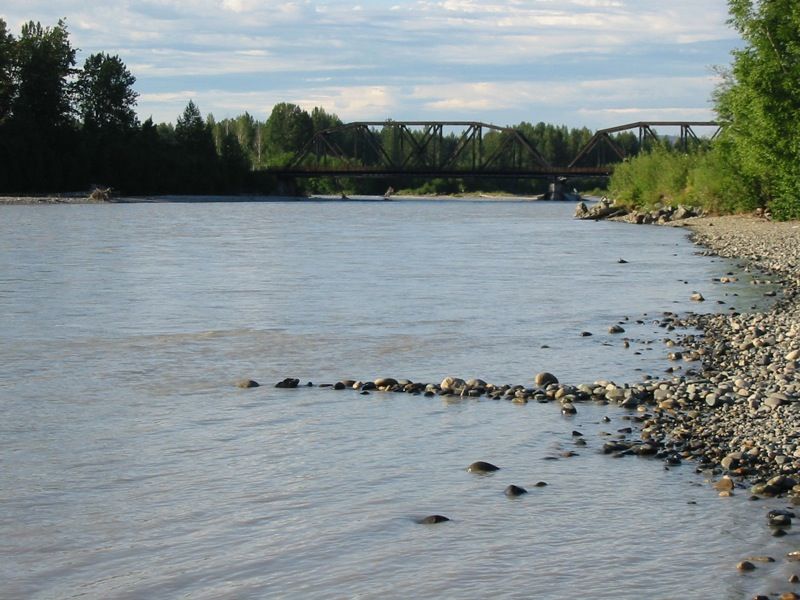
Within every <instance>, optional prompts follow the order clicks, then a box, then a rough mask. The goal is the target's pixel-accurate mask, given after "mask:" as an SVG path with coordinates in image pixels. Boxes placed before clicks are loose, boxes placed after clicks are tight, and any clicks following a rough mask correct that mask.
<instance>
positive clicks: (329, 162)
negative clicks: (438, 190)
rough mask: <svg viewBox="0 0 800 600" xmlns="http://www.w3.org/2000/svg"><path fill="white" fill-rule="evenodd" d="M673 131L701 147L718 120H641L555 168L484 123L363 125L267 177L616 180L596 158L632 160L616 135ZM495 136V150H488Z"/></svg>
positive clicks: (684, 143)
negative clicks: (699, 131)
mask: <svg viewBox="0 0 800 600" xmlns="http://www.w3.org/2000/svg"><path fill="white" fill-rule="evenodd" d="M656 127H658V128H664V127H667V128H671V129H673V130H677V131H678V132H679V134H678V136H675V137H676V139H677V140H678V142H679V144H680V145H681V147H683V148H684V149H685V148H687V147H688V145H689V143H690V142H691V141H699V139H700V138H698V136H697V135H696V134H695V132H694V128H699V127H704V128H714V133H713V135H712V136H711V138H712V139H713V138H714V137H716V136H717V134H718V133H719V131H720V125H719V124H718V123H716V122H714V121H638V122H635V123H628V124H626V125H619V126H617V127H610V128H607V129H600V130H598V131H597V132H596V133H595V134H594V135H593V136H592V137H591V139H589V141H588V142H586V144H585V145H584V146H583V148H581V149H580V150H579V151H578V153H577V155H576V156H575V158H573V159H572V160H571V161H570V162H569V163H568V164H566V165H551V164H549V163H548V161H547V160H546V159H545V158H544V156H543V155H542V153H541V152H540V151H539V150H538V149H537V148H536V147H535V146H534V144H533V143H531V142H530V141H529V140H528V139H527V138H526V137H525V135H523V134H522V132H520V131H518V130H517V129H514V128H512V127H498V126H497V125H491V124H488V123H482V122H479V121H359V122H355V123H348V124H345V125H341V126H339V127H334V128H330V129H325V130H322V131H319V132H317V133H316V134H315V135H314V136H313V137H312V138H311V139H310V140H308V142H307V143H306V144H305V146H304V147H303V149H302V150H301V151H300V152H299V153H298V154H297V155H296V156H295V158H294V160H292V161H291V162H290V163H289V164H288V165H286V166H284V167H271V168H268V169H264V171H263V172H265V173H268V174H272V175H275V176H277V177H279V178H281V179H289V178H305V177H394V176H403V177H420V178H487V179H488V178H497V179H499V178H513V179H525V178H528V179H533V178H541V179H554V178H559V177H567V178H569V177H608V176H609V175H610V174H611V173H612V172H613V169H614V165H613V164H612V163H607V162H604V163H603V164H600V163H601V162H603V161H602V159H601V158H597V159H596V161H595V162H596V164H595V165H593V166H586V163H587V162H591V158H592V155H593V153H594V155H597V156H598V157H600V156H603V155H604V154H606V153H607V151H608V150H610V151H611V153H612V154H613V155H614V157H615V158H616V159H617V161H622V160H624V159H625V158H627V157H628V155H627V154H626V152H625V150H624V149H623V148H622V147H621V146H620V145H619V144H618V143H617V142H616V141H615V140H614V138H613V136H614V134H619V133H622V132H626V131H631V132H634V131H638V140H639V148H641V147H643V145H644V144H645V143H647V142H648V141H658V140H659V139H660V138H659V135H658V134H657V133H656V131H655V128H656ZM489 136H494V138H495V139H494V140H493V143H492V144H485V143H484V142H485V140H486V138H487V137H489Z"/></svg>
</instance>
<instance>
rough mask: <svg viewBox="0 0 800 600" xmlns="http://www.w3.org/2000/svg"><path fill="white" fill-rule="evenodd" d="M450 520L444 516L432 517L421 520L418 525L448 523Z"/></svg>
mask: <svg viewBox="0 0 800 600" xmlns="http://www.w3.org/2000/svg"><path fill="white" fill-rule="evenodd" d="M449 520H450V519H449V518H447V517H445V516H444V515H430V516H427V517H424V518H422V519H419V520H418V521H417V523H419V524H420V525H435V524H437V523H446V522H447V521H449Z"/></svg>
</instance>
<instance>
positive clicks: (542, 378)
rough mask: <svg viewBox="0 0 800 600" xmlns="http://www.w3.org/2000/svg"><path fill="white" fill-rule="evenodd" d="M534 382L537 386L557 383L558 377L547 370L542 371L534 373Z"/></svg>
mask: <svg viewBox="0 0 800 600" xmlns="http://www.w3.org/2000/svg"><path fill="white" fill-rule="evenodd" d="M534 383H536V385H538V386H539V387H547V386H548V385H550V384H551V383H558V378H557V377H556V376H555V375H553V374H552V373H548V372H547V371H542V372H541V373H537V374H536V379H535V380H534Z"/></svg>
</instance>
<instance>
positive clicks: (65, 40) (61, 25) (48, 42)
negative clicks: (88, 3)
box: [11, 20, 75, 130]
mask: <svg viewBox="0 0 800 600" xmlns="http://www.w3.org/2000/svg"><path fill="white" fill-rule="evenodd" d="M14 59H15V60H14V71H15V73H14V75H15V79H16V90H15V94H14V100H13V102H12V109H11V112H12V114H13V117H14V119H15V120H16V121H17V122H19V123H21V124H23V125H24V126H25V127H29V128H38V129H40V130H46V129H57V128H60V127H65V126H67V125H69V124H70V123H71V121H72V117H73V111H72V97H71V94H72V87H71V78H72V76H73V75H74V71H73V67H74V65H75V50H74V49H73V48H72V46H71V44H70V42H69V34H68V32H67V25H66V23H65V22H64V21H63V20H60V21H59V22H58V24H57V25H56V26H55V27H42V25H41V24H40V23H34V22H33V21H31V22H28V23H26V24H25V25H23V26H22V31H21V34H20V37H19V39H18V40H17V41H16V44H15V52H14Z"/></svg>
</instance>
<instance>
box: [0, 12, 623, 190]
mask: <svg viewBox="0 0 800 600" xmlns="http://www.w3.org/2000/svg"><path fill="white" fill-rule="evenodd" d="M76 64H77V50H76V49H75V48H74V47H73V46H72V44H71V43H70V39H69V32H68V29H67V25H66V23H65V21H63V20H61V21H59V22H58V23H57V24H56V25H54V26H52V27H48V26H42V25H41V24H40V23H34V22H29V23H27V24H25V25H23V26H22V28H21V31H20V33H19V34H18V35H16V36H15V35H14V34H13V33H12V32H9V31H8V28H7V25H6V23H5V22H4V21H3V20H2V19H0V193H2V194H6V195H10V194H48V193H61V192H68V191H76V190H88V189H90V188H91V187H92V186H102V187H110V188H113V190H115V191H116V193H118V194H124V195H158V194H240V193H261V194H269V193H274V192H276V191H280V190H279V187H278V182H277V181H275V180H274V178H273V177H271V176H269V175H267V174H265V173H264V171H263V169H265V168H269V167H278V166H284V165H286V164H288V163H289V162H290V161H292V160H293V159H294V157H295V156H296V155H297V153H298V152H300V151H301V150H302V148H303V147H304V145H305V144H306V142H307V141H308V140H309V139H310V138H312V136H313V135H314V134H315V133H316V132H319V131H322V130H326V129H329V128H333V127H337V126H340V125H342V121H341V120H340V119H339V118H338V117H337V116H336V115H334V114H330V113H328V112H326V111H325V110H324V109H323V108H321V107H316V108H313V110H311V112H310V113H309V112H308V111H306V110H304V109H302V108H301V107H299V106H297V105H294V104H290V103H280V104H277V105H276V106H274V107H273V108H272V110H271V112H270V114H269V115H268V116H267V117H266V118H265V119H264V120H259V119H257V118H256V117H254V116H253V115H250V114H248V113H247V112H245V113H243V114H241V115H239V116H237V117H235V118H224V119H220V120H216V119H215V118H214V116H213V115H212V114H208V115H206V116H205V117H204V116H203V114H202V113H201V111H200V108H199V107H198V106H197V105H196V104H195V102H194V101H193V100H191V99H189V100H188V102H187V105H186V108H185V109H184V111H183V113H182V114H180V115H176V121H175V123H174V124H172V123H154V122H153V120H152V118H149V119H146V120H145V121H144V122H140V120H139V118H138V117H137V113H136V104H137V98H138V94H137V92H136V91H135V87H134V84H135V83H136V78H135V76H134V75H133V74H132V73H131V72H130V71H129V70H128V68H127V67H126V65H125V64H124V63H123V61H122V60H121V59H120V57H119V56H111V55H108V54H105V53H98V54H93V55H91V56H89V57H88V58H86V60H85V61H84V63H83V66H82V67H80V68H77V67H76ZM514 129H516V130H517V131H518V132H520V133H521V134H522V135H524V136H525V138H526V139H527V140H528V141H529V142H530V143H531V144H532V145H533V146H534V147H535V148H536V149H537V150H538V151H539V152H540V153H541V154H542V155H543V156H544V157H545V158H546V159H547V160H548V162H550V163H551V164H555V165H563V164H567V163H568V162H569V161H570V160H571V159H572V158H573V157H574V156H575V155H576V154H577V152H578V150H579V149H580V148H581V147H582V146H583V145H584V144H585V143H586V142H587V140H588V139H589V138H590V137H591V136H592V131H590V130H589V129H587V128H568V127H566V126H555V125H550V124H545V123H538V124H535V125H534V124H531V123H525V122H524V123H520V124H518V125H516V126H514ZM375 134H376V135H377V136H379V137H381V138H382V145H383V146H384V147H385V148H387V149H389V152H391V153H393V154H394V155H395V156H393V158H394V159H395V160H398V161H400V162H402V157H401V156H398V155H397V153H401V152H403V151H404V150H403V149H401V148H400V147H399V146H398V144H397V143H395V142H394V141H393V139H392V136H395V135H396V128H393V127H390V126H385V127H378V128H376V130H375ZM412 134H413V135H415V136H422V135H423V133H422V132H421V131H414V132H412ZM342 135H345V136H346V135H347V134H346V133H345V134H342ZM503 135H504V134H503V133H502V132H491V133H489V134H488V135H487V136H486V137H485V138H484V139H483V145H484V149H485V152H486V153H487V154H490V153H492V152H493V151H494V150H495V149H496V148H498V147H500V146H502V144H503ZM457 141H458V133H457V132H449V133H448V134H447V136H446V137H445V138H444V140H443V143H444V144H446V145H450V146H454V145H455V144H456V143H457ZM341 142H342V143H341V145H342V147H343V148H347V147H348V144H347V140H341ZM616 142H617V143H618V144H619V145H620V146H622V147H623V148H625V149H626V151H627V152H630V153H635V152H636V151H637V150H638V148H637V144H638V140H637V138H636V137H635V136H634V135H632V134H624V133H623V134H620V135H618V136H617V137H616ZM405 151H407V150H405ZM311 160H314V159H313V157H312V159H311ZM324 160H326V161H327V162H326V163H325V164H327V165H328V166H330V165H331V159H330V158H326V159H324ZM337 160H340V161H341V160H343V161H344V162H346V163H347V164H351V165H352V164H361V165H362V166H369V165H370V164H371V161H377V160H378V157H377V156H375V155H373V156H372V157H371V158H370V157H364V156H360V157H358V158H356V157H355V156H345V157H344V158H343V159H337ZM464 160H467V158H464ZM509 160H511V159H510V157H505V156H502V155H501V156H500V159H499V165H498V166H503V161H509ZM334 162H335V161H334ZM456 166H458V165H456ZM298 184H299V187H296V188H295V190H294V191H296V192H297V193H306V194H308V193H336V194H338V193H341V192H347V193H372V194H382V193H383V192H384V191H385V190H386V189H387V187H388V186H394V187H395V188H397V189H401V188H402V189H405V190H408V191H415V192H418V193H455V192H467V191H479V190H482V191H505V192H510V193H527V194H532V193H541V192H542V191H544V187H545V186H546V182H543V181H537V180H497V181H486V180H482V181H469V180H424V179H416V180H415V179H404V180H396V179H395V180H391V181H390V180H387V179H355V178H351V179H342V178H339V179H333V178H326V179H323V178H319V179H304V180H301V181H299V182H298Z"/></svg>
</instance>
